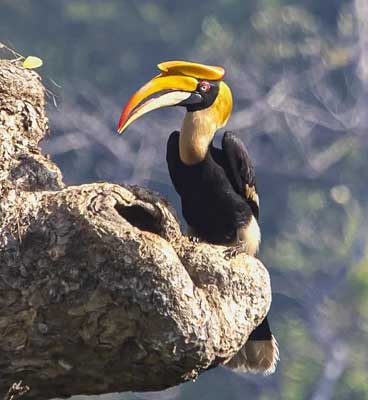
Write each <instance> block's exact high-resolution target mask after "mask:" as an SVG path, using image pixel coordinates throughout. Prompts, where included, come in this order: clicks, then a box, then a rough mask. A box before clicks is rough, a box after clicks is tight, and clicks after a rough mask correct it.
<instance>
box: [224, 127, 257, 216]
mask: <svg viewBox="0 0 368 400" xmlns="http://www.w3.org/2000/svg"><path fill="white" fill-rule="evenodd" d="M222 150H223V152H224V156H225V160H226V166H227V167H226V170H227V173H228V177H229V179H230V181H231V183H232V185H233V187H234V189H235V190H236V192H237V193H239V194H240V195H241V196H244V197H245V198H246V200H247V203H248V204H249V206H250V208H251V209H252V211H253V215H254V216H255V217H256V219H257V220H258V217H259V197H258V193H257V186H256V176H255V172H254V168H253V164H252V161H251V159H250V157H249V154H248V152H247V149H246V148H245V146H244V144H243V142H242V141H241V140H240V139H239V138H238V137H237V136H236V135H235V134H234V133H232V132H225V133H224V136H223V138H222Z"/></svg>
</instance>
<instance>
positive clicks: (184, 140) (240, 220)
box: [118, 61, 278, 374]
mask: <svg viewBox="0 0 368 400" xmlns="http://www.w3.org/2000/svg"><path fill="white" fill-rule="evenodd" d="M158 68H159V69H160V71H161V72H160V74H159V75H157V76H155V77H154V78H153V79H152V80H150V81H149V82H147V83H146V84H145V85H144V86H143V87H141V88H140V89H139V90H138V91H137V92H136V93H135V94H134V95H133V96H132V97H131V98H130V100H129V101H128V103H127V104H126V106H125V108H124V109H123V112H122V114H121V117H120V121H119V125H118V132H119V133H122V132H123V131H124V130H125V129H126V128H127V127H128V126H129V125H130V124H131V123H132V122H133V121H135V120H136V119H138V118H139V117H141V116H142V115H143V114H146V113H147V112H149V111H152V110H155V109H158V108H161V107H168V106H184V107H186V109H187V113H186V114H185V117H184V121H183V124H182V127H181V130H180V132H178V131H175V132H173V133H172V134H171V135H170V138H169V140H168V143H167V156H166V159H167V163H168V167H169V172H170V176H171V179H172V182H173V184H174V186H175V189H176V191H177V192H178V194H179V195H180V197H181V202H182V212H183V216H184V218H185V220H186V222H187V224H188V229H189V231H190V234H191V235H193V236H195V237H197V238H199V239H200V240H204V241H206V242H208V243H213V244H222V245H227V246H230V247H229V251H228V252H227V253H226V256H231V255H233V254H236V253H237V252H239V251H245V252H246V253H247V254H249V255H252V256H253V255H255V254H256V252H257V250H258V246H259V243H260V240H261V234H260V229H259V225H258V215H259V200H258V194H257V190H256V182H255V175H254V169H253V166H252V164H251V160H250V158H249V156H248V153H247V151H246V149H245V147H244V145H243V143H242V142H241V141H240V140H239V139H238V138H237V137H236V135H234V134H233V133H231V132H225V134H224V135H223V137H222V149H220V148H217V147H215V146H214V145H213V138H214V136H215V133H216V131H217V130H218V129H220V128H222V127H224V126H225V124H226V122H227V120H228V119H229V117H230V114H231V110H232V94H231V90H230V88H229V86H228V85H227V84H226V83H225V82H224V81H223V80H222V79H223V77H224V74H225V70H224V69H223V68H222V67H215V66H209V65H203V64H197V63H191V62H186V61H168V62H164V63H161V64H159V65H158ZM154 95H158V96H157V97H153V96H154ZM277 361H278V347H277V342H276V340H275V338H274V336H273V335H272V333H271V331H270V328H269V324H268V321H267V317H266V318H265V319H264V320H263V322H262V323H261V324H260V325H259V326H258V327H257V328H256V329H255V330H254V331H253V332H252V333H251V335H250V337H249V338H248V341H247V342H246V344H245V345H244V346H243V347H242V349H241V350H240V351H239V353H238V354H236V355H235V356H234V357H233V358H232V359H231V360H230V361H229V362H228V364H227V365H228V366H230V367H232V368H235V369H239V370H242V371H250V372H262V373H264V374H269V373H272V372H274V370H275V368H276V364H277Z"/></svg>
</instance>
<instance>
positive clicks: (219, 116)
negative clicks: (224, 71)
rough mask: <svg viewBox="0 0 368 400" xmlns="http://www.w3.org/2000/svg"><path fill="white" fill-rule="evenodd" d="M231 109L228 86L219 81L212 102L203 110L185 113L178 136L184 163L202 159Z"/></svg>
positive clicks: (190, 163)
mask: <svg viewBox="0 0 368 400" xmlns="http://www.w3.org/2000/svg"><path fill="white" fill-rule="evenodd" d="M231 110H232V96H231V91H230V89H229V87H228V86H227V85H226V83H224V82H220V85H219V93H218V95H217V98H216V100H215V101H214V103H213V104H212V105H211V106H210V107H208V108H205V109H203V110H199V111H195V112H188V113H186V115H185V118H184V121H183V125H182V128H181V131H180V138H179V154H180V159H181V161H182V162H183V163H184V164H187V165H194V164H197V163H199V162H201V161H203V160H204V158H205V157H206V154H207V151H208V147H209V145H210V143H211V141H212V139H213V137H214V136H215V133H216V131H217V130H218V129H220V128H222V127H223V126H225V125H226V122H227V120H228V119H229V117H230V114H231Z"/></svg>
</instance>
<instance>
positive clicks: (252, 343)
mask: <svg viewBox="0 0 368 400" xmlns="http://www.w3.org/2000/svg"><path fill="white" fill-rule="evenodd" d="M278 361H279V347H278V344H277V341H276V339H275V337H274V336H273V335H272V338H271V340H248V341H247V342H246V343H245V345H244V346H243V347H242V348H241V349H240V350H239V352H238V353H237V354H236V355H235V356H234V357H233V358H232V359H231V360H230V361H229V362H228V363H227V364H226V366H227V367H230V368H232V369H235V370H237V371H240V372H251V373H254V374H259V373H262V374H263V375H270V374H273V373H274V372H275V370H276V365H277V362H278Z"/></svg>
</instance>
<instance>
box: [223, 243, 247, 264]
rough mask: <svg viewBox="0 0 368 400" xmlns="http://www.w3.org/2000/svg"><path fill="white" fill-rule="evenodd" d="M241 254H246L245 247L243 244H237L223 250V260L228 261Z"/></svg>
mask: <svg viewBox="0 0 368 400" xmlns="http://www.w3.org/2000/svg"><path fill="white" fill-rule="evenodd" d="M241 253H247V246H246V245H245V244H244V243H242V244H237V245H236V246H232V247H229V248H228V249H226V250H224V257H225V260H230V259H231V258H235V257H236V256H237V255H239V254H241Z"/></svg>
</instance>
